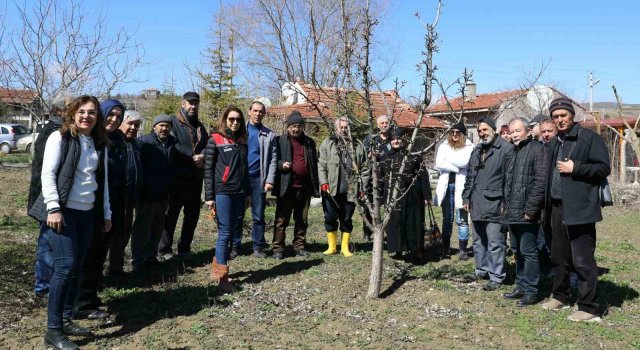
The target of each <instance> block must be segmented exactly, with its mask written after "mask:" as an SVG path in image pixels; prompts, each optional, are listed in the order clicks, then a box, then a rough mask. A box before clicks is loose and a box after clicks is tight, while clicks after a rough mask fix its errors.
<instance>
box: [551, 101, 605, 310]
mask: <svg viewBox="0 0 640 350" xmlns="http://www.w3.org/2000/svg"><path fill="white" fill-rule="evenodd" d="M549 113H550V114H551V118H552V119H553V120H554V121H555V123H556V126H557V127H558V137H556V138H554V139H552V140H551V142H550V143H549V153H548V157H547V158H548V170H549V171H548V176H547V191H546V193H547V195H546V199H547V203H546V205H547V207H546V210H547V211H546V215H545V218H546V219H547V220H549V221H550V223H551V231H552V237H553V240H552V243H551V262H552V264H553V273H554V278H553V288H552V296H551V298H550V299H549V300H548V301H547V302H546V303H544V304H542V307H543V308H544V309H547V310H560V309H564V308H568V307H569V303H570V301H571V286H570V283H569V273H570V272H575V273H576V274H577V275H578V301H577V304H578V310H577V311H575V312H574V313H572V314H571V315H570V316H569V320H571V321H586V322H594V321H596V322H597V321H600V316H599V315H598V314H599V312H598V307H599V305H598V294H597V284H598V267H597V265H596V261H595V258H594V252H595V250H596V222H598V221H602V212H601V209H600V199H599V191H600V185H601V184H602V182H603V181H604V180H606V178H607V176H609V173H610V172H611V166H610V163H609V151H608V150H607V146H606V145H605V143H604V141H603V140H602V138H601V137H600V136H598V135H597V134H596V133H594V132H593V131H591V130H589V129H585V128H583V127H582V126H580V124H578V123H576V122H575V114H576V112H575V109H574V107H573V103H572V101H571V100H570V99H568V98H565V97H561V98H557V99H555V100H553V101H551V104H550V105H549Z"/></svg>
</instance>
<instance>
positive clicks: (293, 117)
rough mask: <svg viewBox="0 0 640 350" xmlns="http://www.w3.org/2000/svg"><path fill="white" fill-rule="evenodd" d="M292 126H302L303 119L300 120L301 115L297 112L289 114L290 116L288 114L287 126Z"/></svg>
mask: <svg viewBox="0 0 640 350" xmlns="http://www.w3.org/2000/svg"><path fill="white" fill-rule="evenodd" d="M293 124H304V119H302V114H300V112H298V111H293V112H291V114H289V117H288V118H287V126H289V125H293Z"/></svg>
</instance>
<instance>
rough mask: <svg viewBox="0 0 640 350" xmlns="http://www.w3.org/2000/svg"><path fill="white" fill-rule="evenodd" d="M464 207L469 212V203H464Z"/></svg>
mask: <svg viewBox="0 0 640 350" xmlns="http://www.w3.org/2000/svg"><path fill="white" fill-rule="evenodd" d="M462 209H464V210H466V211H467V212H469V204H463V205H462Z"/></svg>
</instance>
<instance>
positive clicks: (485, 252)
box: [462, 117, 513, 291]
mask: <svg viewBox="0 0 640 350" xmlns="http://www.w3.org/2000/svg"><path fill="white" fill-rule="evenodd" d="M478 136H479V137H480V143H479V144H478V145H477V146H476V148H475V149H474V150H473V152H472V153H471V158H470V161H469V173H468V174H467V178H466V180H465V184H464V191H463V192H462V205H463V208H464V209H465V210H467V211H468V212H469V213H470V214H471V220H472V221H473V227H474V230H473V253H474V259H475V265H476V269H475V274H474V276H470V279H473V280H476V279H479V278H483V279H489V282H488V283H486V284H485V285H484V286H483V289H484V290H486V291H491V290H496V289H498V288H499V287H500V286H501V285H502V283H503V282H504V278H505V274H506V273H505V269H504V262H505V245H506V239H505V234H504V233H502V232H501V230H500V228H501V224H500V222H501V219H500V212H501V210H502V202H503V171H502V169H503V166H504V162H505V160H506V159H507V158H508V157H510V156H511V154H512V153H513V145H512V144H511V143H509V142H507V141H505V140H503V139H502V138H501V137H500V136H499V135H498V133H496V123H495V121H494V120H493V119H492V118H491V117H484V118H482V119H480V120H479V121H478Z"/></svg>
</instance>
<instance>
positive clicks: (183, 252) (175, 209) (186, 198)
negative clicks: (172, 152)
mask: <svg viewBox="0 0 640 350" xmlns="http://www.w3.org/2000/svg"><path fill="white" fill-rule="evenodd" d="M199 108H200V95H198V93H196V92H193V91H189V92H187V93H185V94H184V95H183V96H182V106H181V108H180V110H178V111H177V112H176V116H175V118H173V126H172V128H171V135H172V136H173V137H174V138H175V141H176V145H175V148H176V162H175V165H174V171H175V184H174V187H173V189H172V191H171V193H170V194H169V210H167V215H166V218H165V223H164V232H163V233H162V239H161V240H160V245H159V246H158V253H159V255H160V257H161V259H162V260H169V259H171V257H172V253H173V250H172V246H173V234H174V232H175V230H176V224H177V223H178V216H179V215H180V211H181V210H182V209H183V208H184V218H183V220H182V230H181V234H180V241H179V242H178V247H177V248H178V256H180V257H188V256H189V255H190V252H191V241H193V233H194V232H195V230H196V226H197V225H198V217H199V216H200V207H201V203H200V197H201V194H202V181H203V178H204V154H203V152H204V148H205V147H206V145H207V140H208V135H207V131H206V129H205V128H204V125H202V123H201V122H200V121H199V120H198V109H199Z"/></svg>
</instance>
